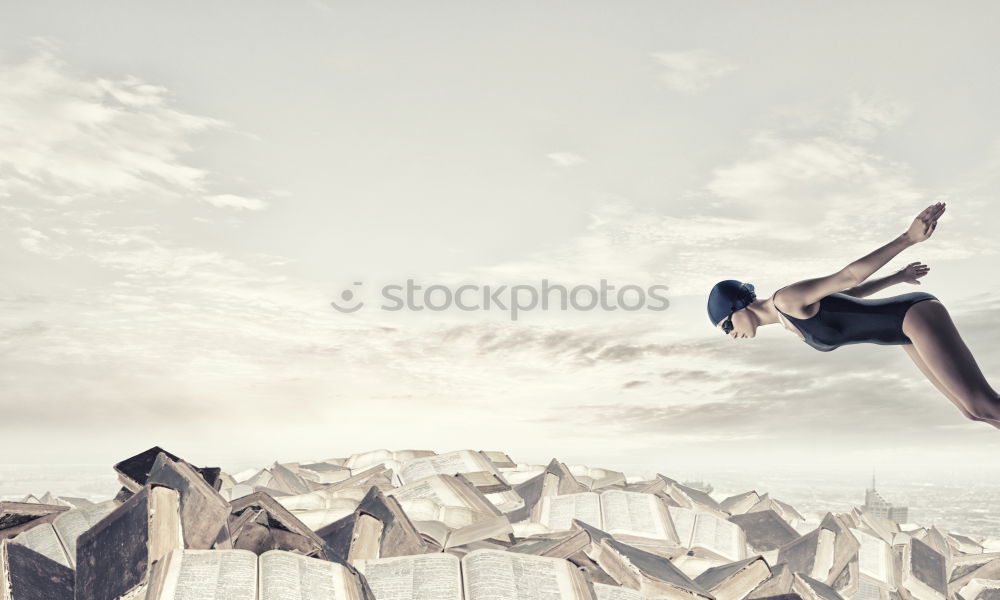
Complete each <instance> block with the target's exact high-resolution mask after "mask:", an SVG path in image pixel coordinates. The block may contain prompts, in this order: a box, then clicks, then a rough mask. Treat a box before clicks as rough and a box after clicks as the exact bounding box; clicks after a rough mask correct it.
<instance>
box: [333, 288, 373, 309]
mask: <svg viewBox="0 0 1000 600" xmlns="http://www.w3.org/2000/svg"><path fill="white" fill-rule="evenodd" d="M354 285H362V282H360V281H355V282H354ZM340 299H341V300H343V301H344V302H350V301H351V300H354V292H352V291H351V290H350V289H346V290H344V291H342V292H340ZM364 305H365V303H364V302H360V301H359V302H358V304H357V305H356V306H347V307H344V306H341V305H340V304H337V301H336V300H334V301H332V302H330V306H332V307H334V308H335V309H337V310H338V311H340V312H342V313H352V312H357V311H358V310H360V309H361V307H362V306H364Z"/></svg>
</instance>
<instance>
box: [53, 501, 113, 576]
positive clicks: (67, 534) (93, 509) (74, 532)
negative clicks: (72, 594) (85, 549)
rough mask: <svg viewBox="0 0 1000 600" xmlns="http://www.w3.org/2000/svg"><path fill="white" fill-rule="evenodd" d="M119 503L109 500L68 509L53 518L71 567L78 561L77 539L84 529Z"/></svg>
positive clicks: (106, 514) (92, 524)
mask: <svg viewBox="0 0 1000 600" xmlns="http://www.w3.org/2000/svg"><path fill="white" fill-rule="evenodd" d="M117 507H118V505H117V504H115V502H113V501H111V500H109V501H107V502H101V503H99V504H94V505H92V506H84V507H81V508H74V509H71V510H68V511H66V512H64V513H62V514H61V515H59V516H58V517H56V518H55V519H53V520H52V527H53V528H55V530H56V533H57V534H59V539H60V540H61V541H62V543H63V546H65V547H66V553H67V554H68V555H69V560H70V562H71V563H73V564H71V565H70V567H74V566H75V563H76V540H77V538H79V537H80V534H82V533H83V532H84V531H87V530H88V529H90V528H91V527H93V526H94V525H96V524H97V522H98V521H100V520H101V519H103V518H104V517H106V516H108V515H110V514H111V513H112V512H114V510H115V508H117Z"/></svg>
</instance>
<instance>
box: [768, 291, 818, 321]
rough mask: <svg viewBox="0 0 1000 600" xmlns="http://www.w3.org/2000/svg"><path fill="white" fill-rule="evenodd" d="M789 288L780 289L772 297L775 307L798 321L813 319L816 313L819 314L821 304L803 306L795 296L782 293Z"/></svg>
mask: <svg viewBox="0 0 1000 600" xmlns="http://www.w3.org/2000/svg"><path fill="white" fill-rule="evenodd" d="M787 287H788V286H787V285H786V286H785V287H782V288H779V289H778V290H777V291H776V292H774V294H772V295H771V302H773V303H774V307H775V308H776V309H778V310H779V311H780V312H782V313H784V314H785V315H787V316H790V317H795V318H796V319H811V318H812V317H814V316H816V313H817V312H819V302H815V303H813V304H811V305H807V304H803V303H802V302H801V300H800V299H798V298H796V297H795V295H794V294H789V293H788V292H787V291H786V292H784V293H781V292H782V290H785V288H787Z"/></svg>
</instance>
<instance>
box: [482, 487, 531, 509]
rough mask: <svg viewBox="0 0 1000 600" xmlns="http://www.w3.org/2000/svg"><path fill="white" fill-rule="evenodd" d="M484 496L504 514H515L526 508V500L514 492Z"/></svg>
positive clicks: (493, 493) (508, 491) (492, 493)
mask: <svg viewBox="0 0 1000 600" xmlns="http://www.w3.org/2000/svg"><path fill="white" fill-rule="evenodd" d="M483 495H484V496H486V499H487V500H489V501H490V503H491V504H493V506H495V507H497V510H499V511H500V512H502V513H509V512H513V511H515V510H517V509H519V508H521V507H522V506H524V498H522V497H521V496H520V495H519V494H518V493H517V492H515V491H514V490H507V491H505V492H491V493H489V494H483Z"/></svg>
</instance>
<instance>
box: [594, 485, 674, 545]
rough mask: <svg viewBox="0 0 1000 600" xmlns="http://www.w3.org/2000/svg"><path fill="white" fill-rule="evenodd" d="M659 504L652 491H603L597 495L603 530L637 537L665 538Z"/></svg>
mask: <svg viewBox="0 0 1000 600" xmlns="http://www.w3.org/2000/svg"><path fill="white" fill-rule="evenodd" d="M662 506H663V504H662V503H661V502H660V499H659V498H657V497H656V496H655V495H654V494H643V493H639V492H623V491H617V490H613V491H607V492H604V493H602V494H601V512H602V513H603V514H604V530H605V531H607V532H608V533H625V534H628V535H636V536H641V537H648V538H656V539H660V540H665V539H668V535H667V528H666V524H665V523H664V522H663V509H662Z"/></svg>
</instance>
